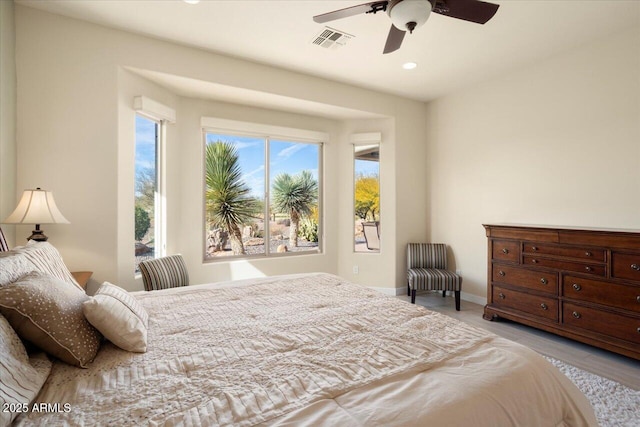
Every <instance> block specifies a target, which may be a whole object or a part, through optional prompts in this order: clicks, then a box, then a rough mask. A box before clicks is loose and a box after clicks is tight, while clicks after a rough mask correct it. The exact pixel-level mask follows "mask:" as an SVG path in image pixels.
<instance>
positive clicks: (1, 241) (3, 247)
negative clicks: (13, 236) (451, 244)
mask: <svg viewBox="0 0 640 427" xmlns="http://www.w3.org/2000/svg"><path fill="white" fill-rule="evenodd" d="M8 250H9V245H8V244H7V239H6V238H5V237H4V233H3V232H2V228H0V252H2V251H8Z"/></svg>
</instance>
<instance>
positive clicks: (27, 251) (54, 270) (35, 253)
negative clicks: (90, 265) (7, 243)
mask: <svg viewBox="0 0 640 427" xmlns="http://www.w3.org/2000/svg"><path fill="white" fill-rule="evenodd" d="M12 252H16V253H19V254H23V255H24V256H25V258H27V260H28V261H29V262H30V263H31V264H33V267H34V268H32V270H36V271H39V272H41V273H44V274H47V275H49V276H53V277H56V278H58V279H60V280H62V281H64V282H67V283H69V284H71V285H74V286H75V287H77V288H78V289H80V290H81V291H82V292H84V289H82V286H80V285H79V284H78V282H76V279H74V278H73V275H72V274H71V272H70V271H69V269H68V268H67V266H66V265H65V263H64V261H63V260H62V256H61V255H60V252H58V250H57V249H56V248H55V247H54V246H53V245H52V244H51V243H49V242H36V241H34V240H29V242H28V243H27V245H26V246H18V247H16V248H13V249H12Z"/></svg>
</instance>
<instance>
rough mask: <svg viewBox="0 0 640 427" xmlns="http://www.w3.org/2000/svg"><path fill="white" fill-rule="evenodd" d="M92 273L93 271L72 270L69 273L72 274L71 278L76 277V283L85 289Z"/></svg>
mask: <svg viewBox="0 0 640 427" xmlns="http://www.w3.org/2000/svg"><path fill="white" fill-rule="evenodd" d="M92 274H93V271H72V272H71V275H72V276H73V278H74V279H76V282H78V284H79V285H80V286H81V287H82V289H84V290H85V291H86V290H87V282H88V281H89V278H91V275H92Z"/></svg>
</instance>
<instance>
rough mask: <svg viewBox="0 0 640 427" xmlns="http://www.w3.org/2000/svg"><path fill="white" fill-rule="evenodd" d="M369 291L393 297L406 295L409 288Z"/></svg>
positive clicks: (374, 288)
mask: <svg viewBox="0 0 640 427" xmlns="http://www.w3.org/2000/svg"><path fill="white" fill-rule="evenodd" d="M369 289H373V290H374V291H378V292H380V293H383V294H385V295H390V296H393V297H395V296H398V295H402V293H403V292H404V293H405V294H406V292H407V288H377V287H374V286H369ZM461 297H462V295H461Z"/></svg>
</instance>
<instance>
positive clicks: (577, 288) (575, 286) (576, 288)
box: [573, 283, 582, 291]
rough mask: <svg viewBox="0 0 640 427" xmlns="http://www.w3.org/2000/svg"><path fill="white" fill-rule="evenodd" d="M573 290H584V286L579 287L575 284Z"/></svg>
mask: <svg viewBox="0 0 640 427" xmlns="http://www.w3.org/2000/svg"><path fill="white" fill-rule="evenodd" d="M573 289H575V290H576V291H579V290H580V289H582V286H580V285H578V284H577V283H574V284H573Z"/></svg>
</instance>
